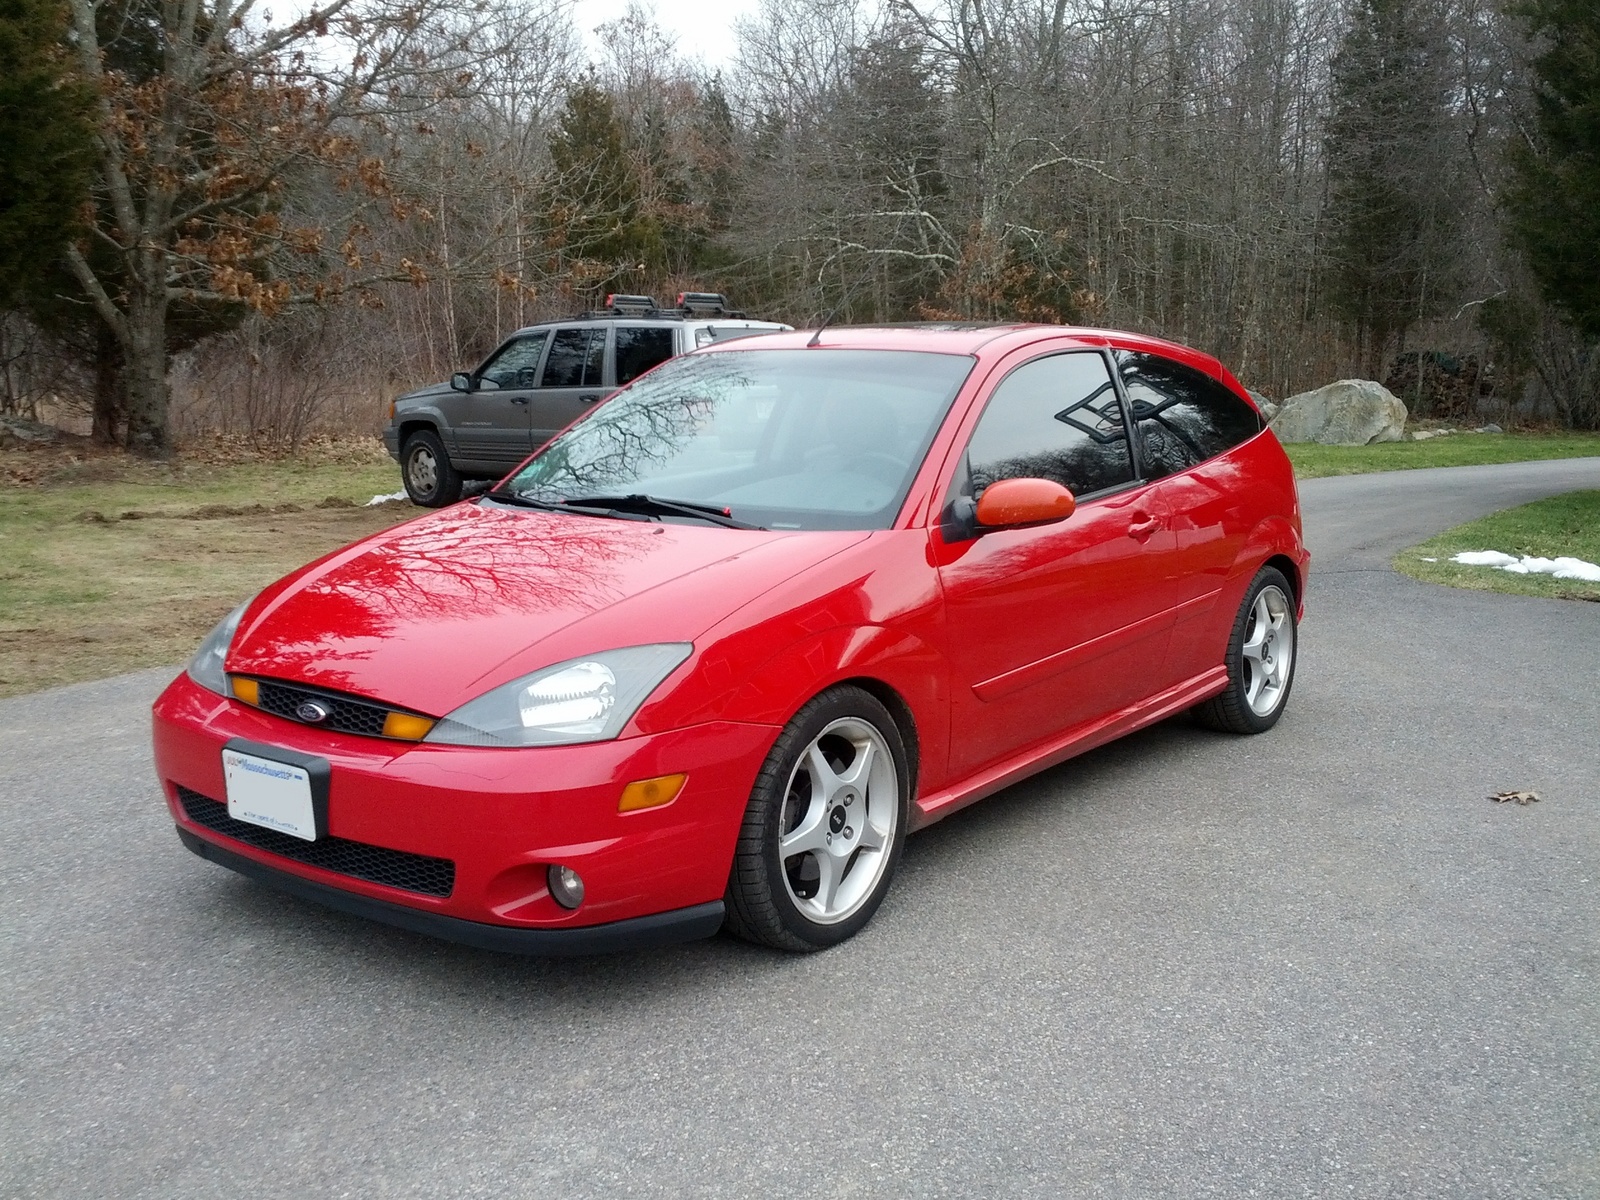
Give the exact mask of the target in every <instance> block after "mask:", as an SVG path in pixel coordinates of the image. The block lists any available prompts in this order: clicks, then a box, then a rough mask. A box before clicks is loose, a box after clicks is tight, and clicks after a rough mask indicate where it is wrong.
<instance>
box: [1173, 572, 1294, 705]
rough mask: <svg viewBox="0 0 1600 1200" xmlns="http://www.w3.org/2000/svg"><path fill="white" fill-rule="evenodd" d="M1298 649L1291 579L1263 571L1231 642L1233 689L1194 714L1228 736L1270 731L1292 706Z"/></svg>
mask: <svg viewBox="0 0 1600 1200" xmlns="http://www.w3.org/2000/svg"><path fill="white" fill-rule="evenodd" d="M1297 648H1298V645H1297V631H1296V627H1295V620H1294V593H1293V591H1292V590H1291V589H1290V587H1289V581H1288V580H1287V579H1285V578H1284V577H1283V572H1282V571H1280V570H1278V569H1277V568H1276V567H1262V568H1261V570H1260V571H1258V572H1257V573H1256V577H1255V578H1254V579H1253V580H1251V581H1250V587H1249V589H1248V590H1246V592H1245V594H1244V603H1243V604H1241V605H1240V606H1239V615H1238V616H1237V617H1235V618H1234V622H1233V632H1232V635H1231V636H1230V637H1229V638H1228V654H1227V660H1226V663H1227V668H1228V686H1227V687H1226V688H1224V689H1223V690H1222V692H1221V693H1220V694H1219V695H1216V696H1213V697H1212V698H1211V699H1210V700H1207V701H1206V702H1205V703H1203V704H1200V705H1198V706H1197V707H1196V708H1195V710H1194V713H1195V716H1196V717H1198V718H1199V719H1200V721H1201V722H1202V723H1203V724H1206V725H1209V726H1211V728H1213V729H1221V730H1224V731H1226V732H1228V733H1265V732H1266V731H1267V730H1269V729H1271V728H1272V727H1273V726H1274V725H1276V724H1277V723H1278V718H1279V717H1281V716H1282V715H1283V709H1284V705H1286V704H1287V703H1288V702H1289V688H1290V686H1291V685H1292V684H1293V683H1294V667H1295V651H1296V650H1297Z"/></svg>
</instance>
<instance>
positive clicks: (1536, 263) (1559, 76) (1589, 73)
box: [1507, 0, 1600, 339]
mask: <svg viewBox="0 0 1600 1200" xmlns="http://www.w3.org/2000/svg"><path fill="white" fill-rule="evenodd" d="M1518 11H1519V12H1520V13H1521V15H1523V16H1524V17H1525V18H1526V19H1527V21H1528V25H1529V32H1530V33H1531V34H1532V35H1533V36H1534V37H1535V39H1537V41H1538V43H1539V44H1540V45H1541V53H1540V54H1539V55H1538V57H1537V58H1536V59H1535V60H1534V63H1533V69H1534V76H1535V80H1534V101H1535V105H1536V108H1535V120H1534V133H1535V135H1536V136H1535V139H1534V144H1533V145H1532V146H1530V145H1528V144H1527V143H1526V142H1525V141H1518V142H1513V145H1512V153H1511V163H1512V167H1513V169H1514V174H1515V182H1514V184H1513V186H1512V187H1511V189H1510V190H1509V192H1508V195H1507V207H1508V210H1509V214H1510V219H1511V227H1512V230H1513V232H1514V234H1515V235H1516V237H1517V240H1518V241H1519V242H1520V243H1521V245H1522V247H1523V249H1524V250H1525V252H1526V254H1527V257H1528V264H1529V266H1530V267H1531V269H1532V270H1533V273H1534V276H1535V277H1536V278H1537V279H1538V281H1539V286H1540V290H1541V291H1542V292H1543V294H1544V297H1545V299H1546V300H1548V301H1549V302H1550V303H1551V304H1553V305H1555V306H1556V307H1557V308H1559V309H1561V310H1562V311H1563V312H1564V313H1565V314H1567V316H1568V317H1569V318H1570V319H1571V321H1572V322H1573V324H1574V325H1576V326H1577V328H1578V329H1579V330H1580V331H1581V332H1582V333H1583V334H1584V335H1586V336H1587V337H1588V338H1590V339H1596V338H1600V4H1596V3H1595V0H1527V2H1526V3H1524V4H1522V5H1520V6H1519V7H1518Z"/></svg>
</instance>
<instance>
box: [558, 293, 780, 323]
mask: <svg viewBox="0 0 1600 1200" xmlns="http://www.w3.org/2000/svg"><path fill="white" fill-rule="evenodd" d="M605 317H661V318H666V319H670V318H673V317H677V318H680V319H681V318H683V317H728V318H729V319H731V320H736V321H742V320H749V319H750V314H749V313H747V312H744V311H743V310H741V309H737V308H730V307H729V306H728V298H727V297H726V296H724V295H723V294H722V293H721V292H679V293H678V298H677V303H676V304H675V305H674V306H673V307H672V308H662V307H661V305H659V304H658V303H656V298H655V297H654V296H643V295H631V294H629V293H626V292H611V293H610V294H608V295H607V296H606V299H605V304H604V305H603V306H602V307H601V308H599V309H595V310H593V311H591V312H581V313H574V314H573V315H572V316H570V317H565V318H561V319H563V320H568V321H593V320H599V319H601V318H605Z"/></svg>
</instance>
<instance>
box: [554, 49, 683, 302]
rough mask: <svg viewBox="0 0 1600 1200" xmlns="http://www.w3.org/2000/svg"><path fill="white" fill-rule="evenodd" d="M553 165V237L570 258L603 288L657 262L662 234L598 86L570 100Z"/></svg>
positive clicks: (588, 83)
mask: <svg viewBox="0 0 1600 1200" xmlns="http://www.w3.org/2000/svg"><path fill="white" fill-rule="evenodd" d="M550 162H551V165H552V166H553V167H554V169H555V174H554V178H553V180H552V182H551V193H552V196H551V199H552V203H551V205H550V223H551V226H552V228H551V234H552V236H553V238H554V239H555V240H556V242H557V243H558V244H559V245H560V246H561V247H562V250H563V252H564V253H565V254H566V255H567V256H568V257H570V258H575V259H582V260H587V261H588V262H590V263H592V264H594V268H595V272H596V274H595V278H594V282H595V283H596V284H597V285H598V286H600V287H604V286H605V285H606V284H607V283H609V282H611V281H612V280H615V279H617V278H618V277H620V276H622V275H623V274H624V273H625V272H627V271H628V270H629V269H631V268H633V267H636V266H637V265H638V264H639V263H644V264H645V266H646V267H647V268H648V267H651V266H654V265H656V264H658V263H659V262H660V260H661V257H662V247H661V238H660V231H659V229H658V228H657V227H656V225H655V223H654V222H652V221H650V220H649V219H648V218H647V216H646V215H645V214H644V212H643V211H642V206H641V204H640V190H639V179H638V176H637V175H636V173H635V171H634V168H633V163H632V162H631V161H630V159H629V156H628V148H627V143H626V131H625V130H624V129H623V127H622V122H621V120H620V119H618V117H617V108H616V103H615V101H613V100H612V99H611V96H610V95H609V94H608V93H607V92H606V90H605V89H604V88H602V87H601V86H600V85H599V84H598V83H596V82H594V81H593V80H583V81H581V82H579V83H577V84H575V85H574V86H573V88H572V90H571V91H570V92H569V93H568V95H567V104H566V107H565V108H564V109H563V110H562V112H561V115H560V117H559V118H558V120H557V123H556V131H555V133H554V135H553V136H552V137H551V138H550Z"/></svg>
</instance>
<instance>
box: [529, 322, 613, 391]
mask: <svg viewBox="0 0 1600 1200" xmlns="http://www.w3.org/2000/svg"><path fill="white" fill-rule="evenodd" d="M605 357H606V331H605V330H604V329H558V330H556V336H555V340H554V341H553V342H551V343H550V357H549V358H547V359H546V360H545V364H544V380H543V382H541V383H540V385H539V386H540V387H547V388H550V387H599V386H600V380H601V378H602V371H603V370H604V367H605Z"/></svg>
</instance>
